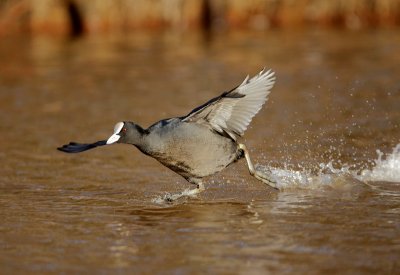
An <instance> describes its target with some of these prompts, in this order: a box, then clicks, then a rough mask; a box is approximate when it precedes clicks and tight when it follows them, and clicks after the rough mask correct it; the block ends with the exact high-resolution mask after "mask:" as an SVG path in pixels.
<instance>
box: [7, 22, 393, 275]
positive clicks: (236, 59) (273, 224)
mask: <svg viewBox="0 0 400 275" xmlns="http://www.w3.org/2000/svg"><path fill="white" fill-rule="evenodd" d="M0 59H1V60H2V62H1V63H2V65H1V67H0V131H1V135H0V141H1V144H2V150H1V152H0V161H1V166H0V178H1V180H0V216H1V222H0V247H1V252H0V266H1V270H2V273H5V274H7V273H28V272H38V273H47V272H49V273H50V272H110V273H111V272H127V273H128V272H129V273H132V272H137V273H162V274H164V273H166V274H171V273H173V274H191V273H205V272H207V273H243V274H244V273H245V274H260V273H263V274H264V273H295V274H313V273H322V272H330V273H352V274H353V273H372V274H376V273H381V274H390V273H396V271H397V270H398V269H399V264H398V263H399V258H400V256H399V255H400V195H399V194H400V168H399V167H400V152H399V150H400V149H399V147H396V146H397V145H398V144H399V143H400V82H399V75H400V66H399V64H400V36H399V35H398V30H384V31H378V30H375V31H363V32H341V31H325V32H322V31H307V32H306V31H301V32H278V31H276V32H275V31H271V32H267V33H232V34H216V35H212V36H210V37H203V36H202V35H201V34H191V35H181V34H160V33H157V34H150V35H149V34H140V33H139V34H132V35H125V36H123V37H122V36H115V37H86V38H83V39H79V40H73V41H65V40H57V39H52V38H46V37H38V38H31V39H5V40H4V41H2V43H0ZM263 66H267V67H270V68H272V69H273V70H275V71H276V75H277V82H276V86H275V87H274V88H273V91H272V93H271V95H270V99H269V101H268V102H267V104H266V106H265V107H264V108H263V109H262V110H261V111H260V113H259V114H258V115H257V116H256V117H255V118H254V119H253V122H252V124H251V127H249V129H248V130H247V132H246V134H245V136H244V138H243V140H242V142H244V143H245V144H246V145H247V146H248V147H249V148H250V150H251V155H252V158H253V159H254V162H255V163H258V164H259V165H260V167H261V169H269V170H271V171H272V173H273V175H274V176H275V177H276V179H277V181H278V184H279V186H280V187H281V189H282V190H281V191H280V192H275V191H273V190H271V189H269V188H268V187H267V186H265V185H263V184H262V183H261V182H258V181H257V180H255V179H253V178H252V177H250V176H249V175H248V172H247V168H246V165H245V162H244V161H240V162H238V163H236V164H234V165H232V166H231V167H229V168H228V169H226V170H225V171H223V172H222V173H220V174H219V175H215V176H213V177H210V178H208V179H207V180H206V181H205V184H206V188H207V189H206V191H205V192H204V193H202V194H200V195H199V196H198V197H197V198H192V199H187V200H180V201H177V202H176V203H173V204H159V203H156V202H155V201H156V200H157V198H160V197H162V196H163V195H165V194H166V193H167V192H170V193H174V192H179V191H182V190H184V189H186V188H190V185H189V184H188V183H186V182H185V181H184V180H183V179H181V178H180V177H179V176H178V175H176V174H174V173H173V172H171V171H169V170H168V169H167V168H165V167H163V166H161V165H160V164H159V163H157V162H156V161H155V160H153V159H151V158H149V157H146V156H144V155H142V154H141V153H140V152H139V151H138V150H136V149H135V148H134V147H129V146H128V145H113V146H106V147H103V148H99V149H95V150H92V151H88V152H85V153H82V154H77V155H67V154H63V153H61V152H58V151H56V150H55V148H56V147H58V146H60V145H62V144H64V143H66V142H69V141H80V142H93V141H97V140H101V139H105V138H107V137H108V136H110V135H111V134H112V129H113V126H114V124H115V123H116V122H118V121H122V120H132V121H135V122H137V123H138V124H140V125H142V126H143V127H146V126H149V125H151V124H152V123H153V122H155V121H157V120H159V119H161V118H166V117H173V116H181V115H184V114H186V113H188V112H189V111H190V110H191V109H193V108H194V107H196V106H198V105H200V104H202V103H204V102H205V101H207V100H208V99H210V98H211V97H214V96H216V95H218V94H219V93H221V92H222V91H225V90H228V89H230V88H232V87H234V86H235V85H238V84H240V83H241V81H243V79H244V77H245V76H246V75H247V74H255V73H257V72H258V71H259V70H260V69H261V68H262V67H263Z"/></svg>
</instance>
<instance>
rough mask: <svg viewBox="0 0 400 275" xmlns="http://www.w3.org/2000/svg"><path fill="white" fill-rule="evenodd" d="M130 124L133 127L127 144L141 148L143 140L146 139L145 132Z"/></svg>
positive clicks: (139, 127) (138, 126)
mask: <svg viewBox="0 0 400 275" xmlns="http://www.w3.org/2000/svg"><path fill="white" fill-rule="evenodd" d="M132 124H133V127H132V130H131V131H132V134H131V138H130V139H129V140H128V142H127V143H128V144H132V145H135V146H137V147H141V146H143V145H144V143H145V138H146V135H147V132H146V130H145V129H143V128H142V127H141V126H140V125H137V124H134V123H132Z"/></svg>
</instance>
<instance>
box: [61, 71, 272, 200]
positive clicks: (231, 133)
mask: <svg viewBox="0 0 400 275" xmlns="http://www.w3.org/2000/svg"><path fill="white" fill-rule="evenodd" d="M274 82H275V77H274V73H273V72H271V70H269V71H265V70H262V71H261V72H260V73H259V74H258V75H256V76H254V77H253V78H251V79H249V77H248V76H247V77H246V79H245V80H244V81H243V83H242V84H240V85H239V86H238V87H236V88H234V89H232V90H230V91H229V92H225V93H223V94H221V95H220V96H218V97H215V98H213V99H211V100H210V101H208V102H207V103H205V104H203V105H201V106H199V107H197V108H195V109H194V110H192V111H191V112H190V113H189V114H188V115H186V116H184V117H178V118H170V119H165V120H161V121H159V122H157V123H155V124H153V125H152V126H150V127H149V128H147V129H143V128H142V127H140V126H139V125H137V124H135V123H133V122H118V123H117V124H116V125H115V128H114V134H113V135H112V136H111V137H110V138H109V139H108V140H107V141H105V140H104V141H98V142H96V143H92V144H80V143H74V142H71V143H69V144H68V145H64V146H62V147H60V148H57V149H58V150H60V151H63V152H66V153H79V152H83V151H86V150H89V149H92V148H95V147H98V146H102V145H107V144H112V143H126V144H132V145H134V146H136V147H137V148H138V149H139V150H140V151H141V152H143V153H144V154H146V155H148V156H151V157H153V158H155V159H156V160H158V161H159V162H160V163H162V164H163V165H165V166H166V167H168V168H170V169H171V170H173V171H174V172H176V173H178V174H179V175H181V176H183V177H184V178H185V179H186V180H188V181H189V182H191V183H194V184H197V189H194V190H191V191H189V192H186V193H185V194H177V195H173V196H171V197H168V198H167V199H168V200H173V199H176V198H179V197H181V196H182V195H194V194H197V193H199V192H200V191H202V190H204V187H203V184H202V182H201V179H202V178H203V177H206V176H209V175H212V174H215V173H217V172H219V171H221V170H223V169H224V168H226V167H227V166H228V165H230V164H231V163H233V162H235V161H237V160H238V159H240V158H242V157H243V156H245V157H246V161H247V164H248V166H249V171H250V173H251V174H252V175H253V176H255V177H256V178H257V179H259V180H261V181H263V182H265V183H267V184H268V185H270V186H272V187H274V188H276V186H275V184H274V182H273V181H272V180H271V179H270V178H269V176H268V175H265V174H263V173H262V172H260V171H257V170H255V169H254V166H253V165H252V163H251V160H250V156H249V154H248V151H247V149H246V147H245V146H244V145H243V144H240V143H238V142H237V139H238V137H240V136H241V135H243V133H244V131H245V130H246V129H247V126H248V125H249V124H250V122H251V119H252V118H253V116H254V115H255V114H257V112H258V111H259V110H260V109H261V107H262V105H263V104H264V103H265V102H266V100H267V96H268V94H269V93H270V90H271V88H272V87H273V85H274Z"/></svg>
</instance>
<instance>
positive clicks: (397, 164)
mask: <svg viewBox="0 0 400 275" xmlns="http://www.w3.org/2000/svg"><path fill="white" fill-rule="evenodd" d="M376 152H377V153H378V159H377V160H375V161H374V163H375V166H374V167H373V168H372V169H371V170H368V169H365V170H363V171H361V173H360V175H359V176H358V178H359V179H360V180H362V181H390V182H400V143H399V144H397V146H396V147H395V148H394V149H393V151H392V153H391V154H388V155H387V156H386V158H385V159H383V153H382V152H381V151H380V150H377V151H376Z"/></svg>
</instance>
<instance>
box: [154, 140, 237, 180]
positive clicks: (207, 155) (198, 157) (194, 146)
mask: <svg viewBox="0 0 400 275" xmlns="http://www.w3.org/2000/svg"><path fill="white" fill-rule="evenodd" d="M237 150H238V149H237V145H236V143H234V142H233V141H231V140H229V139H226V138H224V137H221V138H214V139H195V140H191V141H190V142H188V141H186V142H182V141H181V142H170V143H168V144H167V146H165V147H164V150H162V151H161V152H158V154H156V155H154V154H153V157H154V158H156V159H157V160H158V161H159V162H161V163H162V164H163V165H165V166H166V167H168V168H170V169H171V170H173V171H175V172H176V173H178V174H180V175H182V176H183V177H185V178H191V177H196V178H202V177H205V176H208V175H212V174H214V173H217V172H219V171H221V170H222V169H224V168H225V167H227V166H228V165H229V164H231V163H232V162H234V161H235V160H236V159H237V156H238V153H237Z"/></svg>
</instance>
